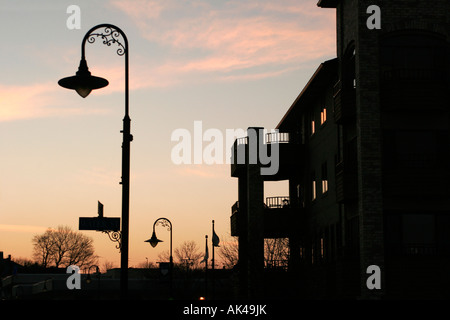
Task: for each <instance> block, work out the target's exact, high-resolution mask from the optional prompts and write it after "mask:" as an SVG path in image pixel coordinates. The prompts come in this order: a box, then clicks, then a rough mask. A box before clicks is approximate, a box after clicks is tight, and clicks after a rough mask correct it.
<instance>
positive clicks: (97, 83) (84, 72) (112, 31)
mask: <svg viewBox="0 0 450 320" xmlns="http://www.w3.org/2000/svg"><path fill="white" fill-rule="evenodd" d="M98 29H103V31H98V32H96V31H97V30H98ZM99 37H100V38H101V40H102V42H103V44H105V45H107V46H111V44H117V46H118V49H117V51H116V53H117V54H118V55H119V56H123V55H125V116H124V118H123V130H122V131H121V132H122V133H123V143H122V181H121V182H120V184H122V230H121V244H120V247H121V261H120V291H121V296H122V298H125V297H126V295H127V291H128V238H129V237H128V229H129V208H130V143H131V141H133V136H132V135H131V133H130V131H131V119H130V116H129V114H128V55H129V52H128V39H127V37H126V35H125V33H124V32H123V31H122V30H121V29H120V28H118V27H116V26H114V25H112V24H99V25H97V26H95V27H93V28H91V29H90V30H89V31H88V32H87V33H86V35H85V36H84V38H83V41H82V43H81V60H80V66H79V67H78V71H77V72H76V74H75V76H71V77H67V78H63V79H61V80H59V81H58V84H59V85H60V86H62V87H64V88H67V89H72V90H75V91H76V92H77V93H78V94H79V95H80V96H81V97H83V98H85V97H87V96H88V95H89V93H90V92H91V91H92V90H94V89H100V88H103V87H105V86H107V85H108V80H106V79H103V78H100V77H96V76H92V75H91V73H90V72H89V69H88V66H87V62H86V56H85V45H86V41H87V42H89V43H94V42H95V39H97V38H99ZM122 41H123V42H122Z"/></svg>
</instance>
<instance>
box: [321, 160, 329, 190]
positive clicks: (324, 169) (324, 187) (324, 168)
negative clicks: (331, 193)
mask: <svg viewBox="0 0 450 320" xmlns="http://www.w3.org/2000/svg"><path fill="white" fill-rule="evenodd" d="M327 191H328V173H327V163H326V162H325V163H324V164H322V193H325V192H327Z"/></svg>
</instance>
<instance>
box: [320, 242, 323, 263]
mask: <svg viewBox="0 0 450 320" xmlns="http://www.w3.org/2000/svg"><path fill="white" fill-rule="evenodd" d="M320 257H321V258H322V259H323V238H320Z"/></svg>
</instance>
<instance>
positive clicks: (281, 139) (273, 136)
mask: <svg viewBox="0 0 450 320" xmlns="http://www.w3.org/2000/svg"><path fill="white" fill-rule="evenodd" d="M289 142H291V140H290V135H289V132H269V133H266V134H265V136H264V143H266V144H271V143H289ZM235 143H236V145H242V144H248V136H247V137H242V138H237V139H236V142H235Z"/></svg>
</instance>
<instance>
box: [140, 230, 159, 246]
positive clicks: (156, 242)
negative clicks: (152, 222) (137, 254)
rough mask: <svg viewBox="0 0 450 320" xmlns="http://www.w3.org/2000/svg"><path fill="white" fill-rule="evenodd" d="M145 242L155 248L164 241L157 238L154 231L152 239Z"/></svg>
mask: <svg viewBox="0 0 450 320" xmlns="http://www.w3.org/2000/svg"><path fill="white" fill-rule="evenodd" d="M144 242H149V243H150V245H151V246H152V247H153V248H154V247H156V245H157V244H158V242H163V241H162V240H159V239H158V238H157V237H156V234H155V231H153V234H152V237H151V238H150V239H148V240H145V241H144Z"/></svg>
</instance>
